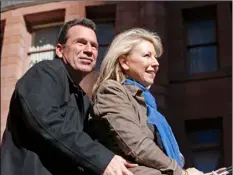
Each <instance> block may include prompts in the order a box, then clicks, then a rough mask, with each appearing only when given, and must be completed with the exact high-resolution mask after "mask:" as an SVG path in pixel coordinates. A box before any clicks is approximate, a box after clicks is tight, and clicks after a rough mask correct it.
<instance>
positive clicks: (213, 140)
mask: <svg viewBox="0 0 233 175" xmlns="http://www.w3.org/2000/svg"><path fill="white" fill-rule="evenodd" d="M220 137H221V131H220V130H219V129H208V130H200V131H195V132H190V133H189V138H190V141H191V142H192V145H200V144H216V145H219V144H220Z"/></svg>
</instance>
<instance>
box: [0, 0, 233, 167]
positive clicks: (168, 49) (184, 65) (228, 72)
mask: <svg viewBox="0 0 233 175" xmlns="http://www.w3.org/2000/svg"><path fill="white" fill-rule="evenodd" d="M10 2H11V3H10ZM77 17H88V18H90V19H92V20H94V21H95V22H96V24H97V37H98V41H99V45H100V49H99V56H98V62H97V66H96V70H95V72H94V73H92V74H91V75H90V76H89V77H88V78H87V79H86V80H85V87H86V89H87V92H88V93H89V95H91V93H90V92H91V88H92V86H93V84H94V82H95V79H96V77H97V74H98V70H99V65H100V63H101V60H102V58H103V56H104V53H105V51H106V49H107V47H108V45H109V44H110V42H111V40H112V39H113V37H114V36H115V35H116V34H118V33H119V32H121V31H124V30H126V29H129V28H133V27H143V28H147V29H149V30H151V31H154V32H156V33H158V35H159V36H160V37H161V39H162V42H163V46H164V53H163V55H162V57H161V58H160V59H159V63H160V70H159V73H158V75H157V77H156V81H155V84H154V85H153V86H152V87H151V91H152V93H153V94H154V96H155V97H156V100H157V102H158V105H159V110H160V111H161V112H162V113H163V114H164V115H165V116H166V117H167V120H168V121H169V122H170V124H171V126H172V128H173V131H174V133H175V135H176V137H177V140H178V142H179V145H180V147H181V150H182V153H183V154H184V156H185V158H186V159H185V160H186V165H187V166H195V167H197V168H199V169H201V170H203V171H209V170H213V169H215V168H217V167H220V166H229V165H231V164H232V160H231V155H232V2H231V1H223V2H220V1H219V2H218V1H214V2H211V1H206V2H205V1H194V2H192V1H190V2H178V1H177V2H172V1H171V2H169V1H165V2H162V1H147V2H141V1H138V2H133V1H128V2H123V1H122V2H115V1H108V2H107V1H85V2H84V1H50V2H49V3H48V2H46V1H39V2H38V1H35V2H33V1H30V2H27V1H25V2H24V1H20V3H19V1H15V2H14V1H8V2H5V3H4V1H3V3H2V7H1V37H0V44H1V47H0V51H1V135H2V133H3V131H4V129H5V124H6V119H7V115H8V110H9V102H10V98H11V94H12V92H13V90H14V86H15V83H16V81H17V80H18V79H19V78H20V77H21V76H22V75H23V74H24V73H25V72H26V71H27V70H28V69H29V68H30V67H31V66H32V65H33V64H35V63H37V62H39V61H41V60H43V59H53V57H54V48H55V44H56V37H57V35H58V32H59V29H60V27H61V25H62V24H63V23H64V22H66V21H69V20H72V19H74V18H77ZM93 75H94V76H93Z"/></svg>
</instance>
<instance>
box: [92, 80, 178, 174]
mask: <svg viewBox="0 0 233 175" xmlns="http://www.w3.org/2000/svg"><path fill="white" fill-rule="evenodd" d="M90 115H91V117H92V119H91V120H90V121H91V122H90V123H91V126H92V129H93V131H94V132H93V133H92V135H94V136H95V137H96V139H97V140H98V141H100V142H101V143H102V144H104V145H105V146H106V147H107V148H109V149H110V150H112V151H113V152H115V153H116V154H118V155H121V156H123V157H124V158H126V159H127V160H129V161H132V162H136V163H138V164H139V165H140V166H139V167H136V168H131V169H130V170H131V171H132V172H133V173H134V174H136V175H141V174H142V175H150V174H151V175H152V174H154V175H157V174H158V175H159V174H174V175H181V174H182V169H181V167H179V166H178V164H177V162H176V161H175V160H173V159H171V158H169V157H167V156H166V155H165V154H164V152H163V151H162V150H161V149H160V148H159V147H158V145H157V144H156V142H155V141H154V140H155V139H156V138H155V136H154V134H153V133H154V131H153V129H152V130H151V129H150V128H149V127H148V125H147V114H146V105H145V102H144V98H143V96H142V91H141V90H140V89H139V88H138V87H136V86H132V85H123V84H120V83H119V82H117V81H114V80H107V81H106V82H104V83H103V84H102V85H101V86H100V88H99V90H98V93H97V95H96V97H95V99H94V104H93V111H92V112H91V114H90Z"/></svg>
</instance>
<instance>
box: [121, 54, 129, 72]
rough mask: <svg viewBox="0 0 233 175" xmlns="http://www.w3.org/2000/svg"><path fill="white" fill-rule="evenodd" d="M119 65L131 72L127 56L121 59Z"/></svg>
mask: <svg viewBox="0 0 233 175" xmlns="http://www.w3.org/2000/svg"><path fill="white" fill-rule="evenodd" d="M119 63H120V65H121V67H122V69H123V70H124V71H127V70H129V65H128V60H127V57H126V56H125V55H122V56H120V57H119Z"/></svg>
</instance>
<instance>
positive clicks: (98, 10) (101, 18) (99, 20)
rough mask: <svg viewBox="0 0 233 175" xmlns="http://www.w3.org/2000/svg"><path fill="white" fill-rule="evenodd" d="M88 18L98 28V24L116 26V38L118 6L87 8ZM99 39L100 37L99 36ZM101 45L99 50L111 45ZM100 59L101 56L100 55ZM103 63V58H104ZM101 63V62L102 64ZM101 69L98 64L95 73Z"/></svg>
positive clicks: (108, 5) (105, 5)
mask: <svg viewBox="0 0 233 175" xmlns="http://www.w3.org/2000/svg"><path fill="white" fill-rule="evenodd" d="M86 17H87V18H89V19H91V20H92V21H93V22H94V23H95V24H96V26H98V24H108V23H111V24H113V26H114V31H113V33H114V36H115V34H116V27H115V25H116V19H115V18H116V5H115V4H104V5H96V6H87V7H86ZM97 37H98V36H97ZM98 44H99V48H100V47H102V48H108V47H109V46H110V44H111V42H110V43H108V44H101V43H98ZM98 57H99V54H98ZM102 61H103V58H102ZM102 61H101V62H102ZM99 69H100V68H98V67H97V64H96V66H95V71H97V72H99Z"/></svg>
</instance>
